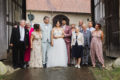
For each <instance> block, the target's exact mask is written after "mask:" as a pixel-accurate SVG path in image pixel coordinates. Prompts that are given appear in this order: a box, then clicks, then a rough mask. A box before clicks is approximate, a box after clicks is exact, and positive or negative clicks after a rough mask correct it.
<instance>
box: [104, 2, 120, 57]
mask: <svg viewBox="0 0 120 80" xmlns="http://www.w3.org/2000/svg"><path fill="white" fill-rule="evenodd" d="M105 16H106V18H105V22H106V49H107V50H106V51H107V56H111V57H120V32H119V31H120V28H119V0H105Z"/></svg>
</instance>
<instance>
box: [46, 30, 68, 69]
mask: <svg viewBox="0 0 120 80" xmlns="http://www.w3.org/2000/svg"><path fill="white" fill-rule="evenodd" d="M53 34H54V36H57V37H59V36H61V35H62V30H56V29H55V30H54V33H53ZM47 57H48V60H47V67H67V60H68V57H67V48H66V44H65V41H64V39H63V38H58V39H53V46H52V47H51V48H50V49H49V50H48V54H47Z"/></svg>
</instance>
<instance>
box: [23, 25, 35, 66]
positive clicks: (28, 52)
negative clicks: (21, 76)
mask: <svg viewBox="0 0 120 80" xmlns="http://www.w3.org/2000/svg"><path fill="white" fill-rule="evenodd" d="M26 28H27V29H28V30H29V44H30V38H31V34H32V32H33V31H34V29H33V28H31V25H30V24H29V23H27V24H26ZM30 46H31V45H29V46H28V48H27V49H26V51H25V55H24V61H25V65H26V67H28V66H29V65H28V62H29V61H30V52H31V49H30Z"/></svg>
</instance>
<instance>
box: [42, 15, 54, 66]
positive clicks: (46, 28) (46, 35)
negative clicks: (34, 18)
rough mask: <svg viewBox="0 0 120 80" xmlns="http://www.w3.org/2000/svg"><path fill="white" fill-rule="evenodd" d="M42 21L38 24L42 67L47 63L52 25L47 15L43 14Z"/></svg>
mask: <svg viewBox="0 0 120 80" xmlns="http://www.w3.org/2000/svg"><path fill="white" fill-rule="evenodd" d="M43 21H44V23H42V24H40V26H41V31H42V53H43V67H44V68H45V67H46V64H47V53H48V49H49V48H50V43H51V31H52V25H51V24H49V17H48V16H45V17H44V18H43Z"/></svg>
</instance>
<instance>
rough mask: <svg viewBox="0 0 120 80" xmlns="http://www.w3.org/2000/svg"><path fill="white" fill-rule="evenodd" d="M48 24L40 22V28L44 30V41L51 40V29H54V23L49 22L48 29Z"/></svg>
mask: <svg viewBox="0 0 120 80" xmlns="http://www.w3.org/2000/svg"><path fill="white" fill-rule="evenodd" d="M45 26H46V24H45V23H43V24H40V28H41V31H42V35H43V36H42V42H51V31H52V25H51V24H48V27H47V29H46V27H45Z"/></svg>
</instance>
